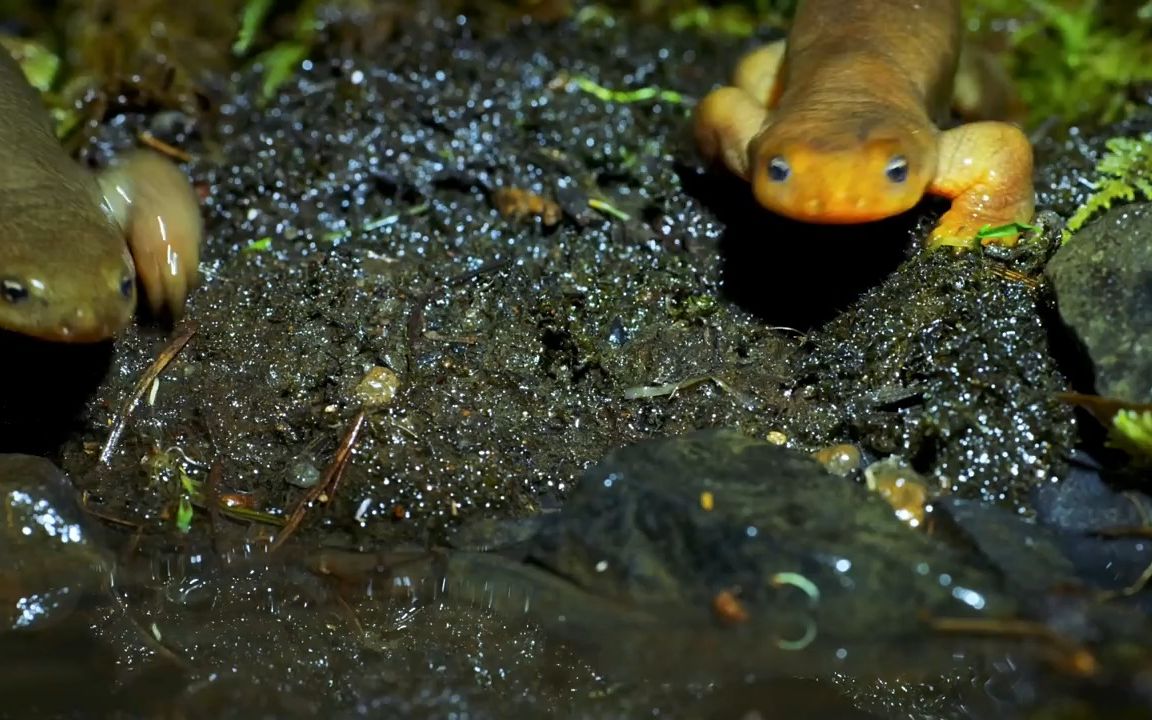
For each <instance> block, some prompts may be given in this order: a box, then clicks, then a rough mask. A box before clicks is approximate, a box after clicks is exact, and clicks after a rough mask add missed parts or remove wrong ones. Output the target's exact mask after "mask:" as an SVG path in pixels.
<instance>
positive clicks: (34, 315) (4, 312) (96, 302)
mask: <svg viewBox="0 0 1152 720" xmlns="http://www.w3.org/2000/svg"><path fill="white" fill-rule="evenodd" d="M96 219H97V220H101V219H102V218H99V217H97V218H96ZM13 224H15V225H17V226H19V227H22V228H23V229H29V228H28V227H26V226H23V225H22V224H21V223H19V222H16V221H15V220H13ZM42 225H43V224H39V225H38V226H42ZM58 232H59V233H60V235H61V236H62V237H67V238H69V239H70V241H71V242H72V243H73V247H72V250H71V251H70V252H67V253H64V254H62V255H55V254H53V253H51V252H45V244H44V243H42V242H36V240H37V239H38V236H35V235H32V234H20V233H16V234H14V235H12V236H9V237H7V238H6V239H5V244H4V245H3V247H0V328H3V329H5V330H8V331H11V332H17V333H21V334H23V335H29V336H32V337H36V338H40V339H42V340H50V341H56V342H81V343H87V342H99V341H101V340H105V339H107V338H110V337H112V335H113V334H115V333H116V332H117V331H119V330H120V329H121V328H123V327H124V326H125V325H127V324H128V322H129V321H130V320H131V318H132V314H133V310H134V308H135V304H136V283H135V271H134V269H133V265H132V258H131V256H130V255H129V254H128V248H127V246H126V245H125V244H124V241H123V239H122V238H121V236H120V234H119V233H118V231H117V230H116V229H115V227H114V226H113V225H112V224H111V223H99V224H94V225H92V226H84V225H83V223H81V224H80V225H79V226H73V227H67V228H65V227H61V228H58Z"/></svg>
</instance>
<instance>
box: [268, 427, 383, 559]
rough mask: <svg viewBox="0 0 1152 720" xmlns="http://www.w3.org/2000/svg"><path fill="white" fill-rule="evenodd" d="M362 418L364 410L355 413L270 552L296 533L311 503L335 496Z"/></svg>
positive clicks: (329, 499)
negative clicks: (338, 443) (324, 468)
mask: <svg viewBox="0 0 1152 720" xmlns="http://www.w3.org/2000/svg"><path fill="white" fill-rule="evenodd" d="M364 418H365V412H364V410H361V411H360V412H358V413H356V419H354V420H353V421H352V426H351V427H349V428H348V432H347V433H345V435H344V440H343V441H341V443H340V447H339V448H337V450H336V455H335V456H334V457H333V458H332V463H331V464H330V465H328V469H327V470H326V471H325V472H324V477H323V479H321V481H320V482H318V483H316V484H315V485H314V486H313V487H312V489H310V490H309V491H308V492H307V494H305V495H304V497H303V498H301V499H300V502H299V503H297V504H296V508H295V509H294V510H293V511H292V514H291V515H289V516H288V522H286V523H284V529H282V530H281V531H280V532H278V533H276V541H275V542H273V543H272V550H271V551H272V552H275V551H276V550H277V548H279V547H280V546H281V545H283V544H284V541H285V540H287V539H288V538H289V537H291V536H292V534H293V533H295V532H296V530H297V528H299V527H300V523H302V522H304V516H305V515H307V514H308V509H309V508H310V507H312V505H313V503H316V502H320V503H328V502H330V501H331V500H332V498H333V497H335V496H336V488H338V487H339V486H340V478H341V477H342V476H343V475H344V468H345V467H347V466H348V458H350V457H351V456H352V448H353V447H355V445H356V441H357V440H358V439H359V438H360V430H361V428H363V427H364Z"/></svg>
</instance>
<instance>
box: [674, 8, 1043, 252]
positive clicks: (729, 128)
mask: <svg viewBox="0 0 1152 720" xmlns="http://www.w3.org/2000/svg"><path fill="white" fill-rule="evenodd" d="M962 29H963V28H962V18H961V13H960V2H959V0H855V1H854V2H845V1H844V0H801V2H800V3H799V6H798V7H797V9H796V15H795V18H794V20H793V24H792V28H791V30H790V32H789V34H788V37H787V38H786V39H785V40H781V41H777V42H775V43H772V44H769V45H767V46H765V47H762V48H760V49H758V50H755V51H753V52H751V53H749V54H748V55H747V56H745V57H744V59H743V60H741V61H740V63H739V64H738V66H737V68H736V70H735V73H734V77H733V80H732V86H730V87H722V88H719V89H717V90H714V91H712V92H711V93H709V94H708V95H707V96H706V97H705V98H704V99H703V100H701V102H700V104H699V105H698V107H697V109H696V114H695V135H696V141H697V145H698V146H699V148H700V151H701V154H702V155H703V156H704V157H705V159H707V160H708V161H710V162H719V163H722V164H723V165H725V166H727V168H728V169H729V170H731V171H732V172H733V173H735V174H736V175H738V176H740V177H742V178H744V179H745V180H748V181H749V182H750V183H751V185H752V189H753V193H754V194H755V197H756V199H757V201H758V202H759V203H760V204H761V205H763V206H764V207H765V208H767V209H769V210H771V211H773V212H776V213H778V214H780V215H784V216H787V217H790V218H793V219H796V220H801V221H805V222H812V223H826V224H839V223H860V222H869V221H873V220H880V219H883V218H886V217H891V216H893V215H897V214H900V213H902V212H905V211H907V210H910V209H911V208H912V207H913V206H915V205H916V204H917V203H919V202H920V200H921V199H922V198H923V196H924V195H925V194H929V195H937V196H942V197H945V198H949V199H950V200H951V201H952V206H951V208H950V209H949V210H948V211H947V212H945V213H944V214H943V216H941V217H940V219H939V222H938V223H937V225H936V227H935V228H934V229H933V230H932V232H931V234H930V235H929V238H928V245H929V246H930V247H933V246H942V245H952V246H970V245H972V244H973V242H974V239H975V238H976V237H977V233H978V232H979V231H980V230H981V229H983V228H985V227H987V226H992V227H1001V226H1005V225H1010V224H1013V223H1021V224H1026V223H1028V222H1030V221H1031V220H1032V216H1033V212H1034V209H1035V191H1034V189H1033V185H1032V147H1031V144H1030V143H1029V141H1028V138H1027V136H1026V135H1025V134H1024V133H1023V132H1022V131H1021V130H1020V128H1018V127H1017V126H1016V125H1014V124H1011V123H1007V122H997V121H991V120H984V121H980V122H971V123H967V124H962V125H959V126H958V127H955V128H952V129H948V130H941V129H940V128H939V125H938V123H940V122H942V121H944V120H946V119H947V117H948V110H949V106H950V104H952V102H953V89H954V83H955V79H956V73H957V68H958V66H959V64H960V54H961V36H962ZM966 89H967V90H968V91H969V92H970V90H971V88H970V87H968V88H966ZM1001 104H1003V103H1001ZM1017 239H1018V234H1017V233H1011V234H1008V235H1004V236H1000V237H997V238H995V240H985V242H996V243H999V244H1005V245H1013V244H1015V243H1016V241H1017Z"/></svg>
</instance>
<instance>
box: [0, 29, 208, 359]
mask: <svg viewBox="0 0 1152 720" xmlns="http://www.w3.org/2000/svg"><path fill="white" fill-rule="evenodd" d="M0 106H2V107H3V110H4V112H3V114H0V223H2V224H3V235H2V236H0V329H4V330H8V331H11V332H16V333H21V334H24V335H30V336H33V337H37V338H41V339H44V340H54V341H63V342H96V341H100V340H106V339H108V338H110V337H112V336H113V335H114V334H115V333H117V332H118V331H119V330H121V329H123V328H124V327H125V326H126V325H127V324H128V323H129V322H130V321H131V319H132V316H133V312H134V310H135V307H136V295H137V289H136V286H137V283H139V284H140V286H141V287H142V289H143V292H144V295H145V296H146V298H147V300H148V303H149V305H150V306H151V308H152V310H153V311H155V312H157V313H160V312H167V313H169V314H170V315H172V316H174V317H179V316H180V315H181V314H182V313H183V310H184V302H185V298H186V296H187V294H188V292H189V290H190V289H192V288H193V287H194V286H195V285H196V283H197V282H198V279H199V262H200V243H201V236H202V234H203V229H202V219H201V216H200V205H199V201H198V199H197V197H196V194H195V192H194V190H193V188H192V185H191V183H189V181H188V179H187V178H186V177H185V176H184V174H183V173H182V172H181V171H180V170H179V169H178V168H177V167H176V166H175V165H173V164H172V163H170V162H169V161H168V160H167V159H166V158H164V157H162V156H160V155H158V154H156V153H152V152H150V151H134V152H132V153H130V154H128V155H127V156H126V157H125V158H124V159H123V161H122V162H120V163H118V164H115V165H113V166H112V167H110V168H108V169H107V170H105V171H104V172H103V173H101V175H100V177H99V178H97V177H96V176H94V175H93V174H92V173H91V172H89V171H88V170H87V169H86V168H84V167H82V166H81V165H80V164H79V163H77V162H75V161H73V160H72V158H70V157H69V156H68V154H67V153H66V152H65V151H64V148H63V147H62V146H61V145H60V143H59V142H58V141H57V139H56V136H55V134H54V132H53V127H52V121H51V118H50V117H49V116H48V112H47V110H46V109H45V108H44V106H43V104H42V103H41V101H40V97H39V95H38V94H37V92H36V90H35V89H33V88H32V87H31V86H30V85H29V84H28V82H27V80H26V78H25V76H24V73H23V71H22V70H21V69H20V66H19V65H18V64H17V63H16V61H15V60H14V59H13V58H12V56H10V55H9V54H8V53H7V52H6V51H4V50H2V49H0Z"/></svg>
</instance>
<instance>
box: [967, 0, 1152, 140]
mask: <svg viewBox="0 0 1152 720" xmlns="http://www.w3.org/2000/svg"><path fill="white" fill-rule="evenodd" d="M966 10H967V13H968V16H969V26H970V27H971V28H972V29H974V30H976V31H977V32H978V33H981V32H983V33H987V34H997V33H1000V34H1001V35H1006V37H1007V40H1008V44H1009V46H1010V49H1011V52H1010V53H1008V57H1007V62H1008V66H1009V71H1010V73H1011V74H1012V76H1013V77H1015V78H1017V79H1018V81H1019V86H1020V94H1021V96H1022V98H1023V100H1024V102H1025V103H1026V104H1027V106H1028V109H1029V112H1030V115H1031V118H1032V119H1033V120H1034V121H1036V122H1041V121H1045V120H1048V119H1049V118H1058V119H1059V120H1061V121H1063V122H1065V123H1069V124H1071V123H1085V122H1091V123H1100V124H1104V123H1110V122H1113V121H1115V120H1118V119H1120V118H1121V117H1123V116H1125V115H1126V114H1127V113H1128V112H1130V111H1131V110H1132V109H1133V108H1134V107H1135V103H1133V102H1132V100H1131V99H1130V98H1129V97H1128V89H1129V88H1131V87H1132V86H1133V85H1135V84H1138V83H1142V82H1150V81H1152V2H1147V1H1146V0H1141V1H1140V2H1133V1H1132V0H976V1H975V2H973V3H971V4H969V6H968V7H967V8H966Z"/></svg>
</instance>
